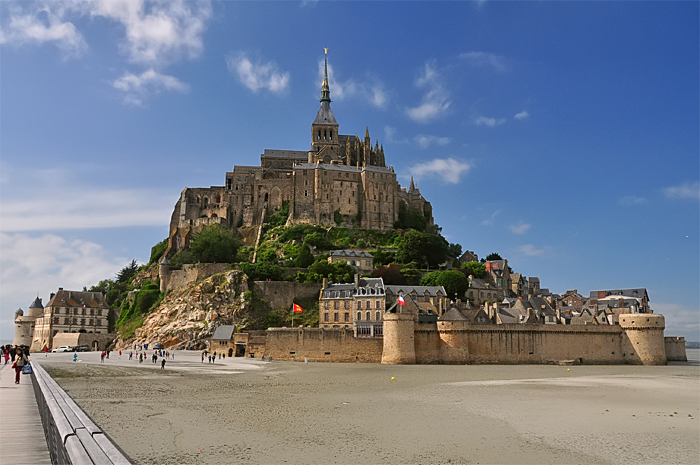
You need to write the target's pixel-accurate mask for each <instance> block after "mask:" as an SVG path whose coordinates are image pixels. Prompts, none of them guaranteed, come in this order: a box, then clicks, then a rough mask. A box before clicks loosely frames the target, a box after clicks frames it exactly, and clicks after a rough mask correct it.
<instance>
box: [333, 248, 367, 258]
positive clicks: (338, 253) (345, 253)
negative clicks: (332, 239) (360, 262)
mask: <svg viewBox="0 0 700 465" xmlns="http://www.w3.org/2000/svg"><path fill="white" fill-rule="evenodd" d="M329 255H332V256H334V257H362V258H374V256H373V255H372V254H371V253H369V252H365V251H364V250H331V251H330V253H329Z"/></svg>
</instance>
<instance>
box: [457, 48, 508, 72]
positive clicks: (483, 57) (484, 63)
mask: <svg viewBox="0 0 700 465" xmlns="http://www.w3.org/2000/svg"><path fill="white" fill-rule="evenodd" d="M459 57H460V58H461V59H463V60H466V61H467V62H468V63H469V64H470V65H472V66H474V67H478V68H484V67H489V68H493V69H494V70H496V71H498V72H499V73H504V72H506V71H507V70H508V67H507V66H506V60H505V58H503V57H502V56H499V55H495V54H493V53H488V52H467V53H462V54H460V55H459Z"/></svg>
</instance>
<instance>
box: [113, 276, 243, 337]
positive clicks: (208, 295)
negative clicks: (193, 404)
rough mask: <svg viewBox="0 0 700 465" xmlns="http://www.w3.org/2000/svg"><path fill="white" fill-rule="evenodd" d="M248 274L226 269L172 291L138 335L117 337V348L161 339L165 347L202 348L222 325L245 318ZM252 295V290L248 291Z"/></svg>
mask: <svg viewBox="0 0 700 465" xmlns="http://www.w3.org/2000/svg"><path fill="white" fill-rule="evenodd" d="M247 279H248V278H247V276H246V275H245V274H244V273H243V272H241V271H235V270H233V271H227V272H224V273H219V274H216V275H214V276H211V277H209V278H207V279H205V280H203V281H201V282H196V283H191V284H190V285H188V286H187V287H185V288H182V289H178V290H175V291H171V292H169V293H168V294H167V295H166V296H165V298H164V299H163V301H162V302H161V304H160V305H159V306H158V308H157V309H156V310H154V311H153V312H151V313H149V314H148V315H147V316H146V320H145V322H144V324H143V325H142V326H141V327H140V328H138V329H137V330H136V331H135V333H134V334H135V337H133V338H130V339H128V340H123V339H121V338H120V339H118V340H117V341H116V342H115V347H116V348H117V349H119V348H122V349H126V348H129V347H133V345H134V344H143V343H147V344H150V345H153V344H155V343H158V342H160V343H162V344H163V345H165V347H166V348H173V349H203V348H205V347H207V339H209V338H210V337H211V335H212V334H213V332H214V329H216V327H217V326H219V325H231V324H238V323H240V322H242V321H243V320H244V319H245V314H246V312H247V309H248V307H249V306H250V303H249V302H248V301H247V299H246V291H247V290H248V283H247ZM248 295H249V294H248Z"/></svg>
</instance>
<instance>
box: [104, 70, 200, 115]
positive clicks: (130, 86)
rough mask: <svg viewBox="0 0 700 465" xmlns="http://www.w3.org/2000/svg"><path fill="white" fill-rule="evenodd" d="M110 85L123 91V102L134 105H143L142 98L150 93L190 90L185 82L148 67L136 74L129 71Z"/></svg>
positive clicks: (185, 91) (184, 91)
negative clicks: (146, 69)
mask: <svg viewBox="0 0 700 465" xmlns="http://www.w3.org/2000/svg"><path fill="white" fill-rule="evenodd" d="M112 85H113V86H114V88H115V89H117V90H120V91H122V92H124V94H125V95H124V102H125V103H129V104H132V105H136V106H143V105H144V100H145V99H146V98H147V96H149V95H151V94H159V93H160V92H162V91H163V90H167V91H174V92H180V93H183V94H184V93H187V92H189V90H190V86H189V84H186V83H184V82H182V81H180V80H179V79H177V78H176V77H173V76H167V75H165V74H160V73H158V72H157V71H155V70H154V69H149V70H148V71H144V72H143V73H141V74H139V75H136V74H132V73H129V72H126V73H124V75H123V76H122V77H120V78H119V79H117V80H115V81H114V82H113V83H112Z"/></svg>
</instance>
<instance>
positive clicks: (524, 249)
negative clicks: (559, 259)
mask: <svg viewBox="0 0 700 465" xmlns="http://www.w3.org/2000/svg"><path fill="white" fill-rule="evenodd" d="M518 250H519V251H520V253H522V254H523V255H527V256H529V257H534V256H536V255H542V254H543V253H544V249H538V248H536V247H535V246H534V245H532V244H525V245H521V246H520V247H518Z"/></svg>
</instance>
